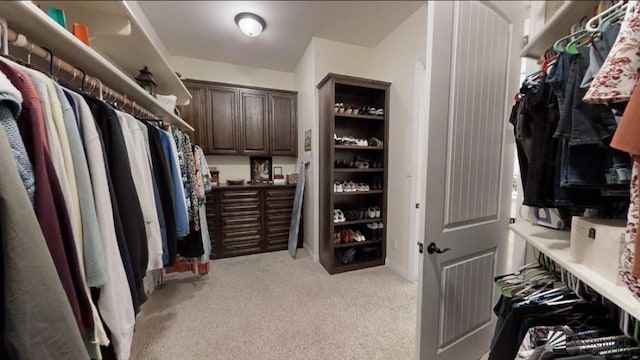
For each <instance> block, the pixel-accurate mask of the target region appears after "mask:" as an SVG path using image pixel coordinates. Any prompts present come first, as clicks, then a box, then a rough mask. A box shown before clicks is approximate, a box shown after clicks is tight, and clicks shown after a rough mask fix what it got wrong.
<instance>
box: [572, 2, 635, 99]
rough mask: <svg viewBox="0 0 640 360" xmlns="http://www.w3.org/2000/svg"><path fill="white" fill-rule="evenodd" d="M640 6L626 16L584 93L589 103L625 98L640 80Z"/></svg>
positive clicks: (629, 95) (627, 97)
mask: <svg viewBox="0 0 640 360" xmlns="http://www.w3.org/2000/svg"><path fill="white" fill-rule="evenodd" d="M638 47H640V6H635V9H633V10H632V11H629V12H628V13H627V16H625V18H624V20H623V22H622V25H621V28H620V33H619V34H618V37H617V38H616V42H615V44H614V45H613V48H612V49H611V51H610V52H609V55H608V56H607V59H606V60H605V62H604V64H603V65H602V68H600V71H598V75H597V76H596V77H595V79H593V81H592V82H591V86H590V88H589V90H588V91H587V93H586V94H585V96H584V101H585V102H587V103H592V104H608V103H616V102H622V101H628V100H629V98H630V97H631V94H632V93H633V90H634V88H635V86H636V83H637V82H638V79H640V56H638V54H637V49H638Z"/></svg>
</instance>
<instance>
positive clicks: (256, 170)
mask: <svg viewBox="0 0 640 360" xmlns="http://www.w3.org/2000/svg"><path fill="white" fill-rule="evenodd" d="M249 165H250V166H251V182H252V183H254V184H257V183H270V182H272V181H273V174H272V172H271V165H272V161H271V157H268V156H252V157H251V158H250V159H249Z"/></svg>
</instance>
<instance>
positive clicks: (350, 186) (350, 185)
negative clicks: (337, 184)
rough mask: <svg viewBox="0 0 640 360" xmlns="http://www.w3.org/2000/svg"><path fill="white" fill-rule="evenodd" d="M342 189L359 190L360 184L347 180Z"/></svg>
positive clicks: (345, 190) (348, 190) (347, 190)
mask: <svg viewBox="0 0 640 360" xmlns="http://www.w3.org/2000/svg"><path fill="white" fill-rule="evenodd" d="M342 190H343V191H344V192H354V191H358V186H357V185H356V184H355V183H354V182H353V181H349V182H347V181H345V182H344V183H342Z"/></svg>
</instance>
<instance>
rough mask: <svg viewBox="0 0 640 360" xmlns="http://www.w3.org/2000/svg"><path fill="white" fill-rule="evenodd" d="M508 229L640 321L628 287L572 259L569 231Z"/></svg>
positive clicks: (521, 224)
mask: <svg viewBox="0 0 640 360" xmlns="http://www.w3.org/2000/svg"><path fill="white" fill-rule="evenodd" d="M509 227H510V228H511V230H513V232H514V233H516V235H519V236H521V237H522V238H524V239H525V240H526V241H527V243H529V244H531V246H533V247H534V248H536V249H538V251H540V252H542V253H544V254H546V255H547V256H549V257H550V258H551V259H553V260H554V261H555V262H556V263H558V265H560V266H562V267H563V268H565V269H566V270H567V271H569V272H570V273H572V274H573V275H575V276H577V277H578V278H579V279H580V280H582V281H583V282H584V283H585V284H587V285H589V286H590V287H591V288H593V289H594V290H595V291H597V292H598V293H599V294H600V295H602V296H604V297H605V298H607V299H609V300H611V302H613V303H614V304H616V305H618V306H619V307H620V308H621V309H622V310H625V311H627V312H628V313H629V314H630V315H631V316H633V317H634V318H636V319H640V301H638V299H636V298H635V297H634V296H633V294H632V293H631V291H629V289H627V287H626V286H620V285H616V284H613V283H611V282H610V281H608V280H606V279H605V278H603V277H602V276H600V274H599V273H597V272H595V271H594V270H592V269H591V268H590V267H588V266H585V265H584V264H581V263H578V262H576V261H575V260H573V257H572V256H571V255H570V253H569V238H570V236H571V234H570V232H568V231H560V230H553V229H548V228H544V227H541V226H535V225H531V224H530V223H528V222H518V223H515V224H512V225H510V226H509Z"/></svg>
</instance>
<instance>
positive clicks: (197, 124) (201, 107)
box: [181, 84, 213, 153]
mask: <svg viewBox="0 0 640 360" xmlns="http://www.w3.org/2000/svg"><path fill="white" fill-rule="evenodd" d="M187 90H189V93H191V102H190V103H189V105H187V106H183V107H182V108H181V112H182V118H183V119H184V120H185V121H186V122H187V123H188V124H189V125H191V126H193V129H194V132H193V134H192V136H193V142H194V143H196V144H199V145H200V147H202V150H203V151H204V152H205V153H209V152H212V151H213V138H211V135H212V132H211V131H210V129H209V123H208V121H205V119H206V118H207V113H206V108H207V100H206V89H205V88H204V87H203V86H201V85H199V84H188V85H187Z"/></svg>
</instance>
